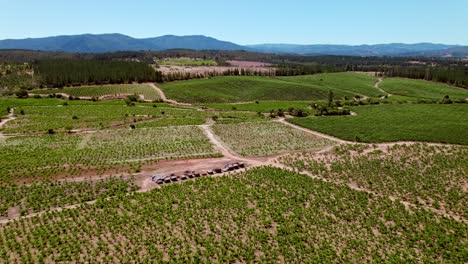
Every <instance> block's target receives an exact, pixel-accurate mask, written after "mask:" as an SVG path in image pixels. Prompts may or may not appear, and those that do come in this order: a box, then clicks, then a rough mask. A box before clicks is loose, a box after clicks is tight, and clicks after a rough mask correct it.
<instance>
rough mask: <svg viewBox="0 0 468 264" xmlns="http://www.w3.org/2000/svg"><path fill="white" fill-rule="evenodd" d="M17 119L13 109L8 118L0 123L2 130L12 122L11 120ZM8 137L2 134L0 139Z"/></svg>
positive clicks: (0, 133)
mask: <svg viewBox="0 0 468 264" xmlns="http://www.w3.org/2000/svg"><path fill="white" fill-rule="evenodd" d="M15 119H16V117H15V109H14V108H11V109H10V113H9V114H8V116H7V118H6V119H2V121H0V129H1V128H3V126H4V125H5V124H6V123H8V122H10V121H11V120H15ZM5 137H6V136H5V135H4V134H3V133H2V132H0V139H2V138H5Z"/></svg>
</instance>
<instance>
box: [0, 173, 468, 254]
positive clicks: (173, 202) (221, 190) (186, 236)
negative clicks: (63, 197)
mask: <svg viewBox="0 0 468 264" xmlns="http://www.w3.org/2000/svg"><path fill="white" fill-rule="evenodd" d="M122 230H131V232H122ZM466 239H467V234H466V225H465V224H464V223H460V222H456V221H455V220H450V219H448V218H444V217H440V216H438V215H436V214H434V213H431V212H430V211H427V210H424V209H418V208H411V209H409V210H407V209H405V206H403V205H402V204H400V203H399V202H392V201H391V200H390V199H387V198H383V197H378V196H374V195H370V194H368V193H365V192H359V191H355V190H352V189H350V188H348V187H346V186H343V185H337V184H332V183H325V182H323V181H320V180H314V179H312V178H310V177H308V176H305V175H299V174H295V173H292V172H288V171H284V170H280V169H274V168H268V167H266V168H258V169H253V170H250V171H247V172H245V173H241V174H235V175H232V176H228V177H218V178H202V179H199V180H197V181H187V182H185V183H183V184H174V185H169V186H164V187H162V188H161V189H157V190H154V191H152V192H149V193H140V194H134V195H131V196H121V197H116V198H113V199H110V200H104V201H99V202H97V203H96V204H93V205H84V206H82V207H79V208H76V209H74V210H64V211H62V212H54V213H50V214H45V215H41V216H38V217H33V218H27V219H21V220H18V221H15V222H12V223H8V224H4V225H1V226H0V241H1V244H2V245H4V246H2V247H0V261H1V262H29V261H33V260H39V261H41V260H44V261H46V262H62V261H71V262H114V263H121V262H138V263H142V262H146V261H148V262H151V261H154V262H164V261H174V262H197V261H199V262H228V263H233V262H258V263H272V262H285V263H291V262H330V263H343V262H346V263H348V262H379V263H382V262H392V261H393V262H401V263H403V262H406V263H408V262H423V263H425V262H440V263H448V262H453V263H463V262H464V261H465V259H466V254H465V253H464V252H465V250H464V249H465V245H466V243H465V242H466ZM142 252H144V254H142Z"/></svg>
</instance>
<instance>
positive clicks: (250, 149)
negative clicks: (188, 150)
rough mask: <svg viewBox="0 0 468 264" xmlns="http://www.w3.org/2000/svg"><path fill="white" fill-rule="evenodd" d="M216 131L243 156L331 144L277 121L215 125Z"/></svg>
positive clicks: (264, 154) (263, 154)
mask: <svg viewBox="0 0 468 264" xmlns="http://www.w3.org/2000/svg"><path fill="white" fill-rule="evenodd" d="M213 131H214V132H215V134H216V135H218V136H219V137H220V138H221V140H222V141H224V142H225V143H226V144H227V145H228V146H229V147H230V148H231V149H232V150H233V151H235V152H237V153H239V154H240V155H242V156H266V155H272V154H278V153H283V152H287V151H295V150H300V149H312V148H320V147H324V146H326V145H328V144H330V142H329V141H327V140H324V139H322V138H318V137H316V136H313V135H310V134H307V133H305V132H302V131H299V130H295V129H294V128H291V127H289V126H286V125H283V124H280V123H277V122H254V123H240V124H223V125H215V126H213Z"/></svg>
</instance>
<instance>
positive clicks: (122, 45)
mask: <svg viewBox="0 0 468 264" xmlns="http://www.w3.org/2000/svg"><path fill="white" fill-rule="evenodd" d="M0 49H28V50H42V51H66V52H80V53H97V52H112V51H135V50H167V49H193V50H246V51H256V52H263V53H292V54H304V55H349V56H440V57H450V56H453V57H465V56H468V46H457V45H445V44H433V43H416V44H402V43H391V44H378V45H356V46H353V45H322V44H316V45H296V44H259V45H247V46H242V45H238V44H235V43H232V42H228V41H221V40H218V39H215V38H211V37H207V36H202V35H193V36H174V35H165V36H161V37H155V38H144V39H137V38H132V37H129V36H126V35H122V34H100V35H93V34H83V35H71V36H55V37H46V38H27V39H6V40H0Z"/></svg>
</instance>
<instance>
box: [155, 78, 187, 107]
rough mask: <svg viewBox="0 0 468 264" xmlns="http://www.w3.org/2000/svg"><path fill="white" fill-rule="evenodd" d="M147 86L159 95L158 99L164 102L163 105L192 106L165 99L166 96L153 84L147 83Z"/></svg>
mask: <svg viewBox="0 0 468 264" xmlns="http://www.w3.org/2000/svg"><path fill="white" fill-rule="evenodd" d="M148 85H149V86H150V87H152V88H153V89H154V90H156V92H157V93H158V94H159V97H160V98H161V100H162V101H163V102H165V103H168V104H173V105H181V106H191V105H192V104H188V103H179V102H177V101H175V100H171V99H167V97H166V95H165V94H164V92H163V91H162V90H161V88H159V87H157V86H156V85H155V84H154V83H148Z"/></svg>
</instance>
